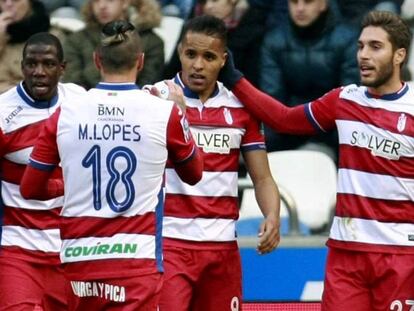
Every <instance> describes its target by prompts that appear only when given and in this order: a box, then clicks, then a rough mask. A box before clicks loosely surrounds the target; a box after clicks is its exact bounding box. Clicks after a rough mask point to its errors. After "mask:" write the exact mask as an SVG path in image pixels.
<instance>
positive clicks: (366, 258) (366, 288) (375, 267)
mask: <svg viewBox="0 0 414 311" xmlns="http://www.w3.org/2000/svg"><path fill="white" fill-rule="evenodd" d="M413 306H414V255H406V254H381V253H368V252H358V251H347V250H342V249H337V248H330V249H329V252H328V259H327V263H326V275H325V285H324V292H323V296H322V311H349V310H352V311H367V310H369V311H380V310H381V311H383V310H394V311H409V310H413V309H414V307H413ZM411 308H413V309H411Z"/></svg>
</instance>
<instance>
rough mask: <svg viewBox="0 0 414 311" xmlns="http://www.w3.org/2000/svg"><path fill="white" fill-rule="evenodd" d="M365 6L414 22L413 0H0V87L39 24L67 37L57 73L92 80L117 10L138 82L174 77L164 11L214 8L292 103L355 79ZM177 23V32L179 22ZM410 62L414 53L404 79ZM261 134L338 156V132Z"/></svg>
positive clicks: (264, 83)
mask: <svg viewBox="0 0 414 311" xmlns="http://www.w3.org/2000/svg"><path fill="white" fill-rule="evenodd" d="M370 10H386V11H392V12H395V13H398V14H401V15H402V16H403V17H404V18H405V19H406V20H407V21H408V22H409V23H411V25H414V23H413V22H414V0H405V1H404V0H394V1H374V0H346V1H345V0H306V1H305V0H214V1H213V0H158V1H157V0H0V93H2V92H4V91H6V90H7V89H9V88H11V87H12V86H15V85H16V84H17V83H18V82H19V81H21V80H22V78H23V77H22V73H21V69H20V62H21V54H22V48H23V45H24V42H25V41H26V40H27V39H28V38H29V37H30V36H31V35H32V34H34V33H36V32H41V31H50V32H52V33H54V34H56V35H57V36H58V37H59V38H60V39H61V41H62V43H63V46H64V53H65V58H66V61H67V69H66V71H65V74H64V76H63V80H64V81H65V82H74V83H77V84H79V85H82V86H84V87H85V88H87V89H89V88H91V87H92V86H94V85H95V84H96V83H97V82H98V80H99V73H98V71H97V70H96V69H95V66H94V63H93V59H92V53H93V51H94V48H95V46H96V45H97V42H98V40H99V33H100V28H101V26H102V25H103V24H105V23H107V22H110V21H112V20H115V19H125V20H129V21H130V22H131V23H133V24H134V25H135V26H136V27H137V29H139V33H140V35H141V38H142V41H143V46H144V53H145V66H144V69H143V72H142V73H141V74H140V75H139V79H137V84H138V85H140V86H143V85H145V84H152V83H154V82H156V81H159V80H160V79H163V78H165V79H167V78H171V77H173V76H174V75H175V74H176V73H177V72H178V71H180V61H179V58H178V54H177V53H175V52H174V51H176V49H175V48H174V49H173V50H172V52H171V56H169V55H170V54H169V53H166V51H165V49H166V48H167V43H166V40H170V38H169V37H168V36H169V35H167V36H164V37H163V36H162V35H161V34H160V31H159V30H160V29H162V28H163V27H165V26H163V20H164V19H167V18H170V19H171V18H172V19H177V20H181V21H185V20H187V19H189V18H191V17H193V16H197V15H202V14H210V15H214V16H216V17H219V18H221V19H223V20H224V21H225V23H226V25H227V27H228V46H229V48H230V50H231V51H232V54H233V56H234V60H235V64H236V66H237V67H238V68H239V69H240V70H241V71H242V72H243V73H244V74H245V76H246V77H247V78H248V79H249V80H250V81H252V83H253V84H254V85H256V86H257V87H259V88H260V89H261V90H263V91H265V92H266V93H268V94H270V95H271V96H273V97H275V98H277V99H280V100H282V101H283V102H285V103H287V104H288V105H291V106H294V105H297V104H302V103H304V102H307V101H310V100H311V99H314V98H317V97H319V96H321V95H323V94H324V93H325V92H327V91H328V90H330V89H332V88H335V87H339V86H341V85H347V84H351V83H358V82H359V73H358V65H357V62H356V57H355V55H356V49H357V45H356V43H355V42H357V40H356V38H357V36H358V35H359V33H358V32H359V23H360V21H361V18H362V17H363V16H364V15H365V14H366V13H367V12H368V11H370ZM176 25H177V26H176V27H177V28H180V27H181V25H182V23H177V24H176ZM169 27H170V26H169ZM168 31H171V29H168ZM174 31H176V33H177V36H179V34H180V32H181V29H174ZM177 39H178V37H177ZM176 41H177V40H176ZM176 41H175V42H176ZM175 42H173V46H174V45H175ZM169 45H171V42H169ZM169 45H168V46H169ZM166 55H168V57H166ZM413 66H414V65H413V61H412V57H410V60H409V62H408V66H407V68H406V69H405V71H404V75H405V77H404V78H405V80H407V81H409V80H411V71H412V70H410V69H411V67H413ZM265 134H266V143H267V148H268V151H276V150H287V149H297V148H305V149H318V150H322V151H325V152H326V153H327V154H329V155H330V156H331V157H332V158H333V159H334V160H336V159H337V148H338V146H337V144H338V143H337V141H338V140H337V137H335V135H336V133H331V134H329V135H327V134H324V135H320V136H318V137H314V138H312V139H309V138H308V137H299V136H289V135H281V134H279V133H276V132H274V131H273V130H271V129H268V128H265Z"/></svg>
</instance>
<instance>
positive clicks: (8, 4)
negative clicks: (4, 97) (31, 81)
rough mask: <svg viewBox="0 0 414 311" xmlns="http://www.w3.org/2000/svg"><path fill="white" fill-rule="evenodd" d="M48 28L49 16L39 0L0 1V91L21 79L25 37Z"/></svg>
mask: <svg viewBox="0 0 414 311" xmlns="http://www.w3.org/2000/svg"><path fill="white" fill-rule="evenodd" d="M49 28H50V21H49V16H48V14H47V12H46V9H45V7H44V6H43V4H42V3H41V2H39V1H38V0H1V1H0V93H3V92H4V91H6V90H8V89H10V88H12V87H13V86H15V85H16V84H17V83H19V82H20V81H21V80H22V79H23V74H22V70H21V66H20V63H21V59H22V50H23V46H24V44H25V42H26V40H27V39H28V38H29V37H30V36H31V35H33V34H35V33H37V32H43V31H49Z"/></svg>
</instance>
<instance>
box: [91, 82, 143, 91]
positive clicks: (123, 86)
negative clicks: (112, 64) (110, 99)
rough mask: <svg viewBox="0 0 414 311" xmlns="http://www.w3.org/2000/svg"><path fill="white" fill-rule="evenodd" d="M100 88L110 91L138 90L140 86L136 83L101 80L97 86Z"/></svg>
mask: <svg viewBox="0 0 414 311" xmlns="http://www.w3.org/2000/svg"><path fill="white" fill-rule="evenodd" d="M95 88H97V89H100V90H109V91H129V90H138V89H139V87H138V86H137V85H136V84H135V83H129V82H128V83H109V82H99V83H98V84H97V85H96V87H95Z"/></svg>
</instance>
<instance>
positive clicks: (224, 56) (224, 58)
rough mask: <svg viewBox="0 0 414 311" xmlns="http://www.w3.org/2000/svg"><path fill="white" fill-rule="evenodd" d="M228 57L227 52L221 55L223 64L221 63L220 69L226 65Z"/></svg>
mask: <svg viewBox="0 0 414 311" xmlns="http://www.w3.org/2000/svg"><path fill="white" fill-rule="evenodd" d="M228 56H229V53H227V50H226V51H225V52H224V53H223V62H222V63H221V66H220V67H221V68H223V66H224V65H225V64H226V61H227V58H228Z"/></svg>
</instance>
